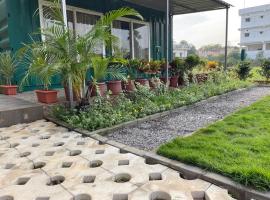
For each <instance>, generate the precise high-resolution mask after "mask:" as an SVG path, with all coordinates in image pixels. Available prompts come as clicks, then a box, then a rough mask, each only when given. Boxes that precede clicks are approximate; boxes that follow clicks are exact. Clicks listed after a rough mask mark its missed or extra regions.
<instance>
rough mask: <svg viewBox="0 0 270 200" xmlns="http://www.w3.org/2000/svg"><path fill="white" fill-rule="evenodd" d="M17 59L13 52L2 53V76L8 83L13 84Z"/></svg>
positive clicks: (0, 56)
mask: <svg viewBox="0 0 270 200" xmlns="http://www.w3.org/2000/svg"><path fill="white" fill-rule="evenodd" d="M16 67H17V61H16V59H15V57H14V56H12V54H11V52H9V51H6V52H2V53H0V76H1V79H4V81H5V84H6V85H11V80H12V78H13V76H14V74H15V71H16Z"/></svg>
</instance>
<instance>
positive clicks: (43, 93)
mask: <svg viewBox="0 0 270 200" xmlns="http://www.w3.org/2000/svg"><path fill="white" fill-rule="evenodd" d="M57 93H58V91H56V90H36V95H37V99H38V101H39V102H41V103H46V104H51V103H56V102H57Z"/></svg>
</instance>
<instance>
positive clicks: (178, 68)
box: [170, 58, 187, 76]
mask: <svg viewBox="0 0 270 200" xmlns="http://www.w3.org/2000/svg"><path fill="white" fill-rule="evenodd" d="M170 65H171V67H172V68H171V72H172V75H174V76H175V75H181V76H183V75H184V74H185V73H186V72H187V66H186V65H185V60H183V59H181V58H175V59H174V60H173V61H172V62H171V63H170Z"/></svg>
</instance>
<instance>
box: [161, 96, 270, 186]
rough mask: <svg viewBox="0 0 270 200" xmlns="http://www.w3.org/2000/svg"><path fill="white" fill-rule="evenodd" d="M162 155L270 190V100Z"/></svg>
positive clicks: (177, 141)
mask: <svg viewBox="0 0 270 200" xmlns="http://www.w3.org/2000/svg"><path fill="white" fill-rule="evenodd" d="M158 154H160V155H163V156H165V157H168V158H171V159H175V160H179V161H182V162H184V163H187V164H192V165H196V166H199V167H201V168H204V169H207V170H209V171H214V172H217V173H220V174H223V175H225V176H228V177H230V178H232V179H233V180H235V181H236V182H239V183H242V184H244V185H246V186H251V187H253V188H255V189H257V190H262V191H269V190H270V97H266V98H264V99H262V100H260V101H258V102H256V103H254V104H253V105H251V106H249V107H247V108H244V109H242V110H240V111H238V112H236V113H235V114H232V115H230V116H228V117H227V118H225V119H224V120H222V121H218V122H216V123H214V124H212V125H210V126H208V127H206V128H203V129H200V130H198V131H197V132H196V133H195V134H194V135H192V136H190V137H186V138H176V139H174V140H173V141H171V142H169V143H167V144H164V145H162V146H161V147H160V148H159V149H158Z"/></svg>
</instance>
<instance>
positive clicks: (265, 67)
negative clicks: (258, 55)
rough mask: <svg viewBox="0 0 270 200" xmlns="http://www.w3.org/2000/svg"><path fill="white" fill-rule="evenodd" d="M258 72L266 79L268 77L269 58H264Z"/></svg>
mask: <svg viewBox="0 0 270 200" xmlns="http://www.w3.org/2000/svg"><path fill="white" fill-rule="evenodd" d="M260 74H261V75H262V76H264V77H265V78H266V80H267V81H269V79H270V59H268V60H267V59H266V60H264V61H263V62H262V65H261V70H260Z"/></svg>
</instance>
